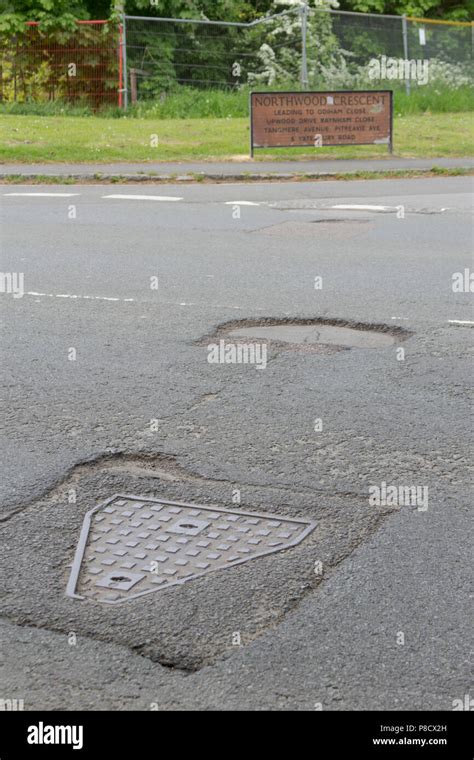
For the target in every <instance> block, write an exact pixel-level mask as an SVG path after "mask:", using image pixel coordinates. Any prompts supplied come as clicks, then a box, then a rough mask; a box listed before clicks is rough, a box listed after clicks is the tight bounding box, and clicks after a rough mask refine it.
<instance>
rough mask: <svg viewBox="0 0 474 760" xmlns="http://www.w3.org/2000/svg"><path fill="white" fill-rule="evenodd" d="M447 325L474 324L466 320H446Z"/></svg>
mask: <svg viewBox="0 0 474 760" xmlns="http://www.w3.org/2000/svg"><path fill="white" fill-rule="evenodd" d="M448 324H450V325H474V322H471V321H470V320H468V319H448Z"/></svg>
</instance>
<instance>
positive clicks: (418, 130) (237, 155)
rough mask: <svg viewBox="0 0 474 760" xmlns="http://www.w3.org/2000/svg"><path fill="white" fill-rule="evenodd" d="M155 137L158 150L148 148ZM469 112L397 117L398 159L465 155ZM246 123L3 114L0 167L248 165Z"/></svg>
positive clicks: (264, 155)
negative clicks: (137, 163) (238, 162)
mask: <svg viewBox="0 0 474 760" xmlns="http://www.w3.org/2000/svg"><path fill="white" fill-rule="evenodd" d="M153 135H156V136H157V137H158V145H157V146H156V147H152V145H151V140H152V138H153ZM472 138H473V130H472V116H471V114H469V113H454V114H445V113H438V114H413V115H407V116H397V115H395V121H394V147H395V154H396V155H398V156H406V157H430V158H431V157H433V158H434V157H445V156H459V157H461V156H469V155H471V153H472V141H473V140H472ZM248 152H249V123H248V119H247V118H227V119H177V120H174V119H149V118H147V119H137V118H130V119H128V118H122V119H109V118H101V117H95V118H89V117H81V116H26V115H24V116H21V115H13V114H9V115H3V116H2V118H1V119H0V160H2V161H3V162H7V161H8V162H15V161H19V162H30V163H35V162H54V161H60V162H61V161H63V162H111V161H145V162H146V161H178V160H181V161H186V160H213V159H214V160H222V159H230V160H241V161H243V160H246V159H247V158H248ZM384 156H387V148H386V147H383V146H359V147H357V146H354V147H353V146H346V147H343V148H313V149H311V150H308V149H307V148H293V149H291V148H290V149H288V148H279V149H274V150H265V149H262V150H258V151H256V156H255V158H256V160H257V161H258V160H259V159H275V160H282V159H301V158H329V157H330V158H380V157H384Z"/></svg>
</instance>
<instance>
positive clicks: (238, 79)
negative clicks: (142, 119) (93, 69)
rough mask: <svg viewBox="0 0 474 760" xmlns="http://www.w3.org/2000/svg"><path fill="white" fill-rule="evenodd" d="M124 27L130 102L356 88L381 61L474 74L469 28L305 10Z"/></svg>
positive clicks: (144, 20)
mask: <svg viewBox="0 0 474 760" xmlns="http://www.w3.org/2000/svg"><path fill="white" fill-rule="evenodd" d="M124 24H125V38H126V60H127V72H128V76H127V78H126V82H125V87H126V90H127V92H126V93H125V103H127V102H128V101H131V102H136V101H137V100H140V99H146V98H156V97H157V96H160V95H161V96H162V97H163V96H164V94H165V93H167V92H168V91H170V90H172V89H173V88H175V87H176V86H179V85H187V86H191V87H200V88H202V87H204V88H209V89H211V88H238V87H241V86H242V85H250V86H254V85H260V86H282V85H288V84H289V83H292V84H293V85H297V84H299V85H300V86H301V87H302V88H305V87H312V88H324V87H330V88H331V87H337V86H339V87H347V86H355V85H357V84H358V83H359V84H360V83H361V81H362V80H363V79H364V78H365V79H366V80H367V79H368V67H369V64H370V61H371V60H373V59H374V58H377V57H378V58H381V57H382V56H384V57H385V58H386V59H388V58H396V59H399V60H406V61H414V62H416V61H418V60H424V61H428V62H432V63H433V64H436V65H437V66H438V67H439V66H440V65H441V64H442V65H445V66H451V67H452V66H457V67H459V68H461V67H462V68H463V69H464V71H465V72H466V74H467V73H468V72H470V71H471V70H472V24H471V23H460V22H433V21H430V20H427V19H415V18H410V17H403V16H387V15H380V14H365V13H352V12H348V11H335V10H329V9H323V8H320V9H318V8H314V7H312V8H311V7H309V6H308V5H302V6H300V7H296V8H293V9H292V10H289V11H286V12H283V13H280V14H278V15H275V16H268V17H264V18H262V19H259V20H257V21H254V22H252V23H249V24H244V23H233V24H232V23H226V22H219V21H204V20H188V19H166V18H156V17H137V16H126V17H125V21H124ZM394 79H395V77H394ZM367 84H370V80H369V81H365V85H367ZM401 84H402V85H403V86H405V88H406V90H407V92H409V91H410V89H411V87H417V86H420V84H421V85H424V84H426V82H425V81H422V82H421V83H420V81H419V80H417V78H416V77H412V78H408V77H406V78H404V79H403V81H402V82H401ZM392 85H394V86H396V82H395V81H393V82H392ZM373 86H374V88H375V87H379V86H380V80H378V81H375V80H374V84H373Z"/></svg>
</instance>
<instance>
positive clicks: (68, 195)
mask: <svg viewBox="0 0 474 760" xmlns="http://www.w3.org/2000/svg"><path fill="white" fill-rule="evenodd" d="M3 195H16V196H21V197H27V198H72V197H73V196H74V195H80V193H3Z"/></svg>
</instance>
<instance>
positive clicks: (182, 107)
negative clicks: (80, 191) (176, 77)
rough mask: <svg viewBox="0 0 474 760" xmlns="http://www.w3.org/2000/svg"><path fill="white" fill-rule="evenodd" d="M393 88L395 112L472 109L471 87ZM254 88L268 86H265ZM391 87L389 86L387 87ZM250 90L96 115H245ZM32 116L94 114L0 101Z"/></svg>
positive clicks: (193, 93) (1, 109) (199, 93)
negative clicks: (410, 89) (407, 90)
mask: <svg viewBox="0 0 474 760" xmlns="http://www.w3.org/2000/svg"><path fill="white" fill-rule="evenodd" d="M391 88H392V89H393V90H394V110H395V113H397V114H401V115H406V114H416V113H425V112H429V113H461V112H467V111H470V110H472V109H473V96H472V91H471V88H470V87H459V88H457V89H449V88H448V87H446V86H438V85H436V84H433V85H428V86H426V87H413V88H412V92H411V94H410V95H407V94H406V92H405V89H404V87H403V86H400V85H397V84H395V85H393V84H392V85H391ZM257 89H268V88H265V87H262V88H257ZM279 89H280V90H285V89H287V90H298V89H299V85H295V84H294V83H291V82H288V83H287V84H284V83H280V85H279ZM389 89H390V88H389ZM248 106H249V89H248V88H242V89H239V90H198V89H195V88H192V87H180V88H179V89H177V90H172V91H171V92H169V93H168V94H167V95H166V97H165V98H164V99H163V100H161V99H158V100H144V101H140V102H139V103H138V104H136V105H134V106H130V108H129V109H128V110H127V111H126V112H125V111H123V110H122V109H119V108H118V107H111V106H108V107H105V108H104V109H102V110H101V111H100V113H99V114H98V115H100V116H103V117H106V118H147V119H207V118H216V119H225V118H239V117H241V118H245V117H247V116H248ZM2 113H3V114H17V115H20V114H21V115H23V114H26V115H32V116H94V113H93V112H92V110H91V109H90V107H89V106H87V105H86V104H76V105H73V104H68V103H64V102H60V101H52V102H45V103H5V104H0V114H2Z"/></svg>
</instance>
